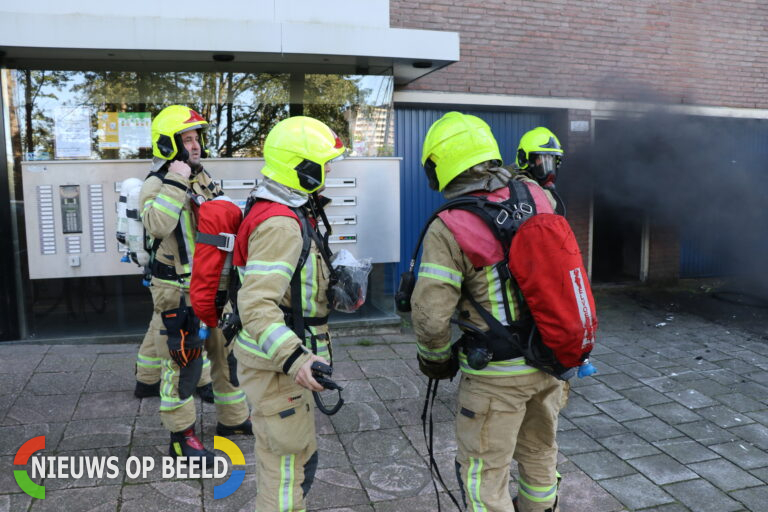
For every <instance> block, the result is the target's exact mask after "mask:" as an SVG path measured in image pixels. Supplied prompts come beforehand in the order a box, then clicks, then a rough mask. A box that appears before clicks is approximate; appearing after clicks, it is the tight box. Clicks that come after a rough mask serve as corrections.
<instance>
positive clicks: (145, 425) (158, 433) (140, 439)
mask: <svg viewBox="0 0 768 512" xmlns="http://www.w3.org/2000/svg"><path fill="white" fill-rule="evenodd" d="M169 439H170V438H169V434H168V431H167V430H166V429H165V427H163V425H162V423H160V416H158V415H154V416H138V417H137V418H136V420H135V422H134V426H133V433H132V436H131V444H132V445H133V446H153V445H156V444H167V443H168V441H169Z"/></svg>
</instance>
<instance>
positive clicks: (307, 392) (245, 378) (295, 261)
mask: <svg viewBox="0 0 768 512" xmlns="http://www.w3.org/2000/svg"><path fill="white" fill-rule="evenodd" d="M343 153H344V145H343V144H342V142H341V140H340V139H339V137H338V136H337V135H336V134H335V133H334V132H333V131H332V130H331V129H330V128H329V127H328V126H326V125H325V124H324V123H322V122H320V121H318V120H316V119H313V118H311V117H304V116H297V117H291V118H288V119H284V120H283V121H280V122H279V123H278V124H277V125H275V127H274V128H273V129H272V130H271V131H270V132H269V135H267V138H266V140H265V142H264V160H265V166H264V168H263V169H262V174H263V175H264V176H265V178H264V179H262V180H260V181H259V183H258V185H257V187H256V188H255V189H254V190H253V191H252V192H251V197H250V199H249V204H251V206H250V207H249V210H248V213H247V214H246V217H245V219H244V220H243V223H242V224H241V226H240V229H239V230H238V234H237V239H236V242H235V251H234V257H233V264H234V265H235V266H237V268H238V270H239V275H240V277H241V282H242V285H241V288H240V290H239V292H238V296H237V306H238V311H239V314H240V319H241V321H242V329H241V330H240V332H239V333H238V334H237V336H236V338H235V349H234V350H235V355H236V356H237V361H238V378H239V381H240V385H241V387H242V389H243V390H244V391H245V393H246V395H247V396H248V401H249V403H250V405H251V407H252V409H253V425H254V437H255V451H256V460H257V468H256V471H257V484H256V488H257V489H258V494H257V497H256V510H264V511H267V510H285V511H299V510H306V506H305V503H304V497H305V496H306V494H307V492H308V491H309V488H310V486H311V485H312V481H313V479H314V474H315V470H316V468H317V441H316V434H315V420H314V406H313V404H312V393H311V392H312V391H322V389H323V387H322V386H321V385H320V384H319V383H318V382H317V381H316V380H315V378H314V377H313V372H312V369H311V366H312V364H313V363H315V362H317V361H319V362H321V363H326V364H327V363H328V360H329V359H330V351H329V343H330V338H329V335H328V325H327V322H328V313H329V304H328V298H327V290H328V286H329V275H330V270H329V262H328V260H329V253H330V251H329V249H328V246H327V243H326V241H325V239H324V238H323V237H322V236H319V234H318V233H317V224H318V222H320V220H321V218H322V217H323V216H324V214H322V213H321V209H322V206H323V205H322V198H321V197H320V196H318V195H317V192H318V191H320V190H322V187H323V185H324V183H325V175H326V173H327V172H328V171H329V169H330V164H329V162H331V161H332V160H335V159H338V158H340V157H341V156H342V154H343Z"/></svg>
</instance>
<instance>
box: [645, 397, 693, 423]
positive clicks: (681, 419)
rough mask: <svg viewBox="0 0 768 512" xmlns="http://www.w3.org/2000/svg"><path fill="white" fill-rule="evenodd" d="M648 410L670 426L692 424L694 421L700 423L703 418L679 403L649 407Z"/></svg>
mask: <svg viewBox="0 0 768 512" xmlns="http://www.w3.org/2000/svg"><path fill="white" fill-rule="evenodd" d="M647 410H648V412H649V413H651V414H653V415H654V416H656V417H657V418H659V419H661V420H663V421H664V422H666V423H669V424H670V425H677V424H679V423H690V422H692V421H699V420H701V419H702V417H701V416H699V415H698V414H696V413H695V412H693V411H692V410H690V409H689V408H687V407H684V406H682V405H680V404H679V403H677V402H670V403H666V404H659V405H651V406H648V407H647Z"/></svg>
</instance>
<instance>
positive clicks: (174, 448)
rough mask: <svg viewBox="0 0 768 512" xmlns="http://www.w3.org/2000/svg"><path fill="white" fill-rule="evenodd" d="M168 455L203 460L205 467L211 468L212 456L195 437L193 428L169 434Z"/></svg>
mask: <svg viewBox="0 0 768 512" xmlns="http://www.w3.org/2000/svg"><path fill="white" fill-rule="evenodd" d="M168 453H169V454H170V455H171V456H173V457H189V458H190V459H192V458H195V459H197V460H200V459H203V461H204V463H205V466H206V467H211V466H213V457H214V455H213V453H212V452H209V451H208V450H206V449H205V446H203V443H202V442H201V441H200V439H198V437H197V436H196V435H195V427H189V428H188V429H186V430H182V431H181V432H171V445H170V446H169V447H168ZM190 462H191V460H190Z"/></svg>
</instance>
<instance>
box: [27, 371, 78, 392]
mask: <svg viewBox="0 0 768 512" xmlns="http://www.w3.org/2000/svg"><path fill="white" fill-rule="evenodd" d="M89 376H90V373H89V372H87V371H83V372H52V373H35V374H34V375H32V378H31V379H29V381H28V382H27V385H26V386H25V387H24V394H25V395H65V394H78V393H80V392H81V391H82V390H83V387H84V386H85V382H86V381H87V380H88V377H89Z"/></svg>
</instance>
